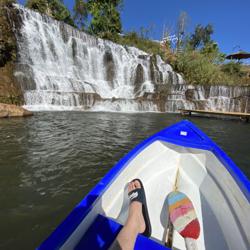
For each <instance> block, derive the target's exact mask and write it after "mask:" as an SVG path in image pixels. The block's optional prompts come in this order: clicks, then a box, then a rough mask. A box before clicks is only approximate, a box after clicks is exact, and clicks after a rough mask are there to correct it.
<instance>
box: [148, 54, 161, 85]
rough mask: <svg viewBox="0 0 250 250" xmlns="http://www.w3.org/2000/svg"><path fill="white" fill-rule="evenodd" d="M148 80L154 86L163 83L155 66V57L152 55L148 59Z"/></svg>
mask: <svg viewBox="0 0 250 250" xmlns="http://www.w3.org/2000/svg"><path fill="white" fill-rule="evenodd" d="M150 78H151V81H152V82H153V83H155V84H161V83H163V74H162V72H161V71H160V70H159V67H158V65H157V58H156V55H152V56H151V57H150Z"/></svg>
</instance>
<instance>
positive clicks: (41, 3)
mask: <svg viewBox="0 0 250 250" xmlns="http://www.w3.org/2000/svg"><path fill="white" fill-rule="evenodd" d="M25 6H26V7H27V8H29V9H32V10H35V11H38V12H40V13H42V14H48V12H49V11H48V8H49V4H48V1H47V0H28V1H27V2H26V5H25Z"/></svg>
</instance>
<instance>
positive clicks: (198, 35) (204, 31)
mask: <svg viewBox="0 0 250 250" xmlns="http://www.w3.org/2000/svg"><path fill="white" fill-rule="evenodd" d="M213 32H214V30H213V26H212V25H211V24H208V25H207V26H205V27H203V26H202V25H201V24H198V25H197V26H196V28H195V32H194V34H192V35H191V38H190V41H189V44H190V46H191V47H192V48H193V49H197V48H199V47H201V46H205V45H207V44H208V43H211V42H212V40H211V35H212V34H213Z"/></svg>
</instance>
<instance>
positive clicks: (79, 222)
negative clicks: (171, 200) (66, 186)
mask: <svg viewBox="0 0 250 250" xmlns="http://www.w3.org/2000/svg"><path fill="white" fill-rule="evenodd" d="M235 150H237V148H235ZM135 178H139V179H140V180H142V182H143V185H144V189H145V193H146V197H147V206H148V213H149V218H150V222H151V227H152V233H151V236H150V238H147V237H145V236H143V235H138V237H137V240H136V243H135V249H150V250H151V249H166V247H165V246H164V245H165V242H166V228H167V226H168V212H167V211H168V208H167V203H166V199H167V195H168V194H169V193H170V192H171V191H173V187H174V186H175V187H177V189H178V191H180V192H183V193H185V195H187V196H188V197H189V199H190V200H191V201H192V203H193V205H194V208H195V211H196V214H197V217H198V220H199V223H200V235H199V238H198V239H197V240H196V244H197V247H198V249H213V250H214V249H218V250H222V249H241V250H242V249H246V250H247V249H249V248H250V247H249V246H250V233H249V232H250V216H249V214H250V204H249V200H250V183H249V180H248V179H247V177H246V176H245V175H244V174H243V173H242V172H241V171H240V169H239V168H238V167H237V166H236V165H235V164H234V163H233V161H232V160H231V159H230V158H229V157H228V156H227V155H226V154H225V153H224V152H223V151H222V150H221V149H220V148H219V147H218V146H217V145H216V144H215V143H214V142H213V141H212V140H211V139H210V138H209V137H208V136H207V135H206V134H204V133H203V132H202V131H201V130H199V129H198V128H197V127H196V126H195V125H194V124H192V123H191V122H189V121H181V122H179V123H176V124H174V125H172V126H170V127H168V128H166V129H164V130H162V131H160V132H158V133H156V134H155V135H153V136H151V137H150V138H148V139H146V140H145V141H143V142H141V143H140V144H139V145H137V146H136V147H135V148H134V149H133V150H131V151H130V152H129V153H128V154H127V155H126V156H124V157H123V158H122V159H121V160H120V161H119V162H118V163H117V164H116V165H115V166H114V167H113V168H112V169H111V170H110V171H109V172H108V173H107V174H106V176H105V177H104V178H103V179H102V180H101V181H100V182H99V183H98V184H97V185H96V186H95V187H94V188H93V189H92V190H91V191H90V193H89V194H87V196H86V197H85V198H84V199H83V200H82V201H81V202H80V203H79V204H78V205H77V206H76V207H75V208H74V209H73V210H72V212H71V213H70V214H69V215H68V217H66V219H65V220H64V221H63V222H62V223H61V224H60V225H59V226H58V227H57V228H56V229H55V231H54V232H52V234H51V235H49V237H48V238H47V239H46V240H45V241H44V242H43V243H42V244H41V245H40V246H39V247H38V248H37V249H40V250H43V249H46V250H47V249H75V250H78V249H93V250H94V249H108V248H109V247H110V246H111V244H112V242H113V241H114V239H115V238H116V236H117V234H118V233H119V231H120V230H121V228H122V225H124V223H125V221H126V219H127V216H128V206H129V200H128V196H127V185H128V182H130V181H131V180H133V179H135ZM173 248H176V249H186V247H185V241H184V239H183V238H182V237H181V236H180V235H179V233H178V232H177V231H175V230H174V231H173Z"/></svg>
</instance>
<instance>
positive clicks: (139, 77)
mask: <svg viewBox="0 0 250 250" xmlns="http://www.w3.org/2000/svg"><path fill="white" fill-rule="evenodd" d="M143 82H144V70H143V67H142V65H141V64H138V65H137V67H136V70H135V80H134V86H135V87H134V93H135V95H138V92H139V91H140V89H141V86H142V83H143Z"/></svg>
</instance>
